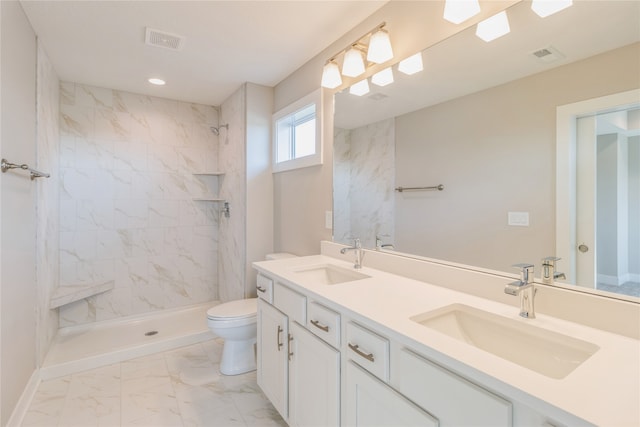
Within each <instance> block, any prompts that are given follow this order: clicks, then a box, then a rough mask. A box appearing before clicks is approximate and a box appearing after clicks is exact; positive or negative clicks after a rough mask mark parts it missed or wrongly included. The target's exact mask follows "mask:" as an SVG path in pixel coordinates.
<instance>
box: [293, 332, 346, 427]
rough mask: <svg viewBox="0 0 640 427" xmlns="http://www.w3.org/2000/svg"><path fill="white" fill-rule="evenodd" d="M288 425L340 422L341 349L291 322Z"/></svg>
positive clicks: (326, 424) (335, 423)
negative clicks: (333, 346)
mask: <svg viewBox="0 0 640 427" xmlns="http://www.w3.org/2000/svg"><path fill="white" fill-rule="evenodd" d="M290 327H291V329H290V332H291V336H292V337H293V340H292V342H291V359H290V361H289V425H291V426H312V425H316V426H338V425H340V419H339V416H340V399H339V397H340V352H339V351H338V350H336V349H334V348H332V347H331V346H329V345H327V344H325V343H324V342H322V341H321V340H319V339H318V338H317V337H316V336H314V335H313V334H312V333H311V332H309V331H308V330H307V329H305V328H304V327H302V326H300V325H299V324H298V323H295V322H294V323H291V325H290Z"/></svg>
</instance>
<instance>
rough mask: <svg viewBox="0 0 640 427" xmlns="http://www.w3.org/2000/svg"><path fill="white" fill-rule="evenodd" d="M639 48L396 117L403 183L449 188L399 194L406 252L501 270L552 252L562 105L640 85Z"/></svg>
mask: <svg viewBox="0 0 640 427" xmlns="http://www.w3.org/2000/svg"><path fill="white" fill-rule="evenodd" d="M639 46H640V45H638V44H635V45H631V46H627V47H623V48H620V49H616V50H613V51H611V52H607V53H604V54H601V55H597V56H594V57H592V58H588V59H585V60H583V61H579V62H576V63H572V64H568V65H566V66H562V67H558V68H555V69H553V70H550V71H547V72H543V73H539V74H536V75H533V76H529V77H526V78H523V79H519V80H516V81H513V82H510V83H507V84H504V85H500V86H497V87H495V88H491V89H487V90H484V91H481V92H478V93H475V94H471V95H468V96H464V97H461V98H458V99H455V100H452V101H448V102H445V103H442V104H439V105H435V106H433V107H430V108H426V109H422V110H419V111H416V112H413V113H409V114H405V115H403V116H400V117H398V118H397V119H396V159H397V165H396V166H397V173H396V182H397V184H398V185H410V184H412V183H413V184H415V185H425V186H426V185H438V184H444V185H445V190H444V191H442V192H426V193H415V194H410V193H407V194H406V195H398V196H397V197H396V209H397V214H398V216H397V217H396V239H397V243H398V247H399V250H401V251H403V252H404V251H406V252H410V253H417V254H420V255H423V256H428V257H432V258H438V259H446V260H451V261H455V262H460V263H464V264H470V265H478V266H482V267H486V268H491V269H495V270H501V271H510V270H511V267H510V266H511V265H512V264H515V263H517V262H532V263H536V262H539V260H540V259H541V258H543V257H545V256H550V255H554V252H555V249H554V248H555V200H556V199H555V197H556V196H555V132H556V131H555V129H556V123H555V112H556V107H557V106H558V105H564V104H569V103H572V102H577V101H580V100H583V99H589V98H595V97H599V96H603V95H608V94H612V93H617V92H622V91H626V90H630V89H633V88H637V87H638V84H639V81H638V77H637V76H638V75H640V64H639V63H638V60H637V58H638V48H639ZM575 76H580V78H576V77H575ZM567 82H571V84H567ZM541 88H544V90H541ZM487 106H491V108H487ZM462 124H463V125H462ZM509 211H512V212H513V211H515V212H529V221H530V225H529V226H528V227H517V226H508V225H507V213H508V212H509ZM488 242H490V245H491V246H490V250H487V243H488Z"/></svg>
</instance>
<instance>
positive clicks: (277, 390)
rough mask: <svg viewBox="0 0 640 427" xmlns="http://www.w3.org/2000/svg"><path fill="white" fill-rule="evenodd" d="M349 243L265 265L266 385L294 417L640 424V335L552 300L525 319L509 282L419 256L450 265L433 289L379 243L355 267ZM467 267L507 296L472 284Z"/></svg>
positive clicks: (261, 335) (261, 339) (261, 357)
mask: <svg viewBox="0 0 640 427" xmlns="http://www.w3.org/2000/svg"><path fill="white" fill-rule="evenodd" d="M340 247H341V245H337V244H333V243H329V242H323V245H322V255H315V256H306V257H299V258H290V259H283V260H276V261H265V262H256V263H254V267H255V268H256V269H257V270H258V281H257V283H258V296H259V300H258V353H257V354H258V384H259V385H260V387H261V388H262V390H263V391H264V392H265V394H266V395H267V397H268V398H269V399H270V400H271V402H272V403H273V404H274V406H275V407H276V409H277V410H278V411H279V412H280V414H281V415H282V416H283V418H284V419H285V420H286V421H287V422H288V423H289V425H292V426H293V425H326V426H328V425H349V426H351V425H360V426H367V425H394V426H402V425H406V426H414V425H426V426H468V425H484V426H577V425H602V426H616V427H618V426H625V425H629V426H637V425H640V406H639V405H640V342H639V341H638V339H637V337H631V336H625V335H623V334H618V333H615V331H611V330H603V329H599V328H596V327H593V325H591V326H587V325H585V324H584V323H582V322H578V321H570V320H566V318H565V319H561V318H559V317H554V316H552V315H548V314H545V313H544V305H543V306H542V307H541V309H542V312H539V313H537V316H536V317H535V318H534V319H526V318H522V317H520V316H519V315H518V306H517V300H516V299H515V298H513V299H512V300H513V302H512V301H511V300H509V299H506V300H505V298H504V296H503V295H498V294H500V293H502V292H500V291H499V289H500V286H502V287H504V285H506V284H507V283H508V282H509V278H505V277H499V276H493V277H491V275H490V274H480V273H477V272H466V271H460V270H461V269H457V268H455V267H452V266H449V267H443V266H437V265H433V266H431V265H429V264H430V263H429V262H426V261H424V262H421V261H417V260H416V261H415V263H417V264H420V265H419V268H422V269H427V270H428V269H430V268H433V269H443V268H444V269H447V268H448V269H451V271H450V274H449V276H450V277H451V278H452V285H453V286H451V287H448V286H443V285H442V284H438V285H434V284H431V283H429V282H428V281H422V280H415V279H411V278H409V277H411V276H415V275H414V274H407V275H406V276H408V277H406V276H405V275H399V274H393V273H390V272H389V270H393V269H392V268H386V267H388V266H389V265H391V264H393V263H394V262H395V260H394V259H393V256H392V255H388V256H385V255H384V254H380V253H376V252H375V251H368V253H367V254H366V255H367V256H365V260H364V266H363V267H362V268H359V269H354V266H353V263H352V262H350V261H348V260H349V259H350V258H351V256H349V254H346V255H345V256H340V255H339V249H340ZM368 259H371V261H372V266H371V267H369V266H368V263H367V260H368ZM405 262H407V261H405ZM374 267H376V268H374ZM385 270H386V271H385ZM456 270H458V271H456ZM461 274H462V275H463V276H464V280H461V281H471V282H473V281H474V280H477V281H478V282H482V281H487V280H491V281H494V282H495V283H496V285H495V287H494V288H493V289H498V291H497V292H494V291H492V290H491V287H489V288H490V290H488V291H487V292H488V294H487V295H486V296H479V295H477V292H471V293H469V292H462V291H460V290H459V288H460V286H456V285H455V283H454V282H455V281H456V280H458V281H460V278H461V277H463V276H461ZM434 277H435V276H434ZM456 288H458V290H456ZM492 292H493V293H495V294H496V295H495V298H494V295H491V293H492ZM473 293H476V295H474V294H473ZM543 294H544V292H543ZM547 298H548V295H547ZM544 301H545V300H544V297H543V298H542V302H543V303H544ZM505 302H506V303H505ZM629 304H631V303H629ZM588 307H589V305H588V304H586V305H585V308H587V309H588ZM574 309H575V308H574ZM625 309H626V310H627V311H628V310H629V307H626V306H625ZM579 310H580V308H578V311H579ZM630 312H631V313H637V308H636V307H631V311H630ZM601 315H602V314H601ZM604 315H607V314H606V313H604ZM611 315H615V313H612V314H611ZM630 318H631V319H632V320H633V314H632V316H631V317H630ZM635 320H637V317H636V318H635ZM627 335H628V334H627Z"/></svg>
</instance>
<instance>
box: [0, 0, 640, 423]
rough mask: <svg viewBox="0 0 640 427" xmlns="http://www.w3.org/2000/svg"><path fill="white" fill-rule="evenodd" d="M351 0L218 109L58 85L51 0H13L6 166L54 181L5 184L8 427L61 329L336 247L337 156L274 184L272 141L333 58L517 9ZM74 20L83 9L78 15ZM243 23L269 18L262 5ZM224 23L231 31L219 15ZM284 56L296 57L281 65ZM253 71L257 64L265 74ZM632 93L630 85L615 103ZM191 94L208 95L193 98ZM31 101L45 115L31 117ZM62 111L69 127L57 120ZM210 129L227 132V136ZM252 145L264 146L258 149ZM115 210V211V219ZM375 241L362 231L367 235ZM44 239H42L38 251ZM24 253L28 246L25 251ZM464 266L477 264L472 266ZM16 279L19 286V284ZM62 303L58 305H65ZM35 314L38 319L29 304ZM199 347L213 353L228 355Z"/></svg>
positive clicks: (0, 295) (224, 295)
mask: <svg viewBox="0 0 640 427" xmlns="http://www.w3.org/2000/svg"><path fill="white" fill-rule="evenodd" d="M340 3H344V7H345V9H343V10H341V11H340V12H337V11H336V12H334V13H335V14H336V15H340V16H351V18H350V20H347V22H343V23H342V25H343V26H342V27H339V28H338V27H336V28H334V29H333V30H332V32H331V35H330V36H329V37H327V38H326V39H325V42H324V45H318V46H315V50H314V51H309V52H304V49H301V50H302V51H303V52H302V53H301V57H299V58H298V59H297V63H296V64H295V67H293V66H292V68H290V69H288V71H286V72H284V74H281V75H280V77H278V78H276V79H272V81H271V82H270V83H261V84H255V82H257V81H259V80H258V79H257V78H251V77H244V79H245V80H240V81H237V82H235V81H234V83H232V84H230V86H227V87H225V88H224V89H223V90H221V92H224V96H220V98H219V100H218V101H216V102H210V103H206V102H203V101H201V102H195V101H192V100H188V99H186V100H185V99H182V100H178V98H177V97H171V96H169V97H167V96H163V95H157V96H156V95H152V94H151V92H147V93H145V94H144V95H139V96H138V95H135V94H136V93H139V92H136V90H134V89H126V87H121V88H118V89H104V88H103V87H101V86H100V85H95V84H90V83H85V82H90V81H91V77H81V74H76V75H77V76H78V77H77V78H76V79H75V80H77V82H76V81H75V80H74V79H73V78H65V79H64V80H62V79H59V78H58V77H57V73H58V72H59V71H58V70H56V69H55V67H54V66H53V65H52V63H51V58H53V54H54V53H55V54H56V55H57V54H58V53H56V52H57V50H56V49H57V45H51V46H50V47H48V45H47V44H45V40H46V38H44V36H43V40H42V43H40V42H39V41H37V40H36V37H35V35H36V32H35V30H34V29H33V28H32V27H31V26H32V25H33V26H36V23H37V22H40V23H41V25H43V28H42V31H44V29H45V27H46V26H44V24H42V22H45V23H46V19H45V18H43V17H46V15H47V10H46V9H44V10H43V9H40V10H39V9H38V7H41V6H42V5H39V4H38V2H17V3H16V2H3V6H2V9H3V10H2V16H1V18H2V32H3V35H2V40H1V41H2V64H3V65H2V67H3V69H2V81H3V84H2V117H3V127H2V130H3V137H2V146H1V148H2V156H3V157H4V158H7V159H8V160H9V161H12V162H16V163H29V165H31V166H33V165H36V166H34V168H35V169H38V170H41V171H43V172H50V173H51V177H50V178H48V179H41V178H38V179H36V180H34V181H29V180H24V179H21V180H17V181H16V183H15V184H16V185H17V186H18V187H19V188H11V187H9V188H8V189H7V188H6V187H5V183H7V185H8V184H9V182H8V181H9V180H10V179H11V178H8V177H10V176H11V177H12V178H16V177H17V176H19V175H17V174H18V172H16V175H15V176H14V175H13V173H12V174H3V175H2V177H1V178H0V179H2V180H3V181H2V183H3V191H2V224H3V227H2V239H3V244H2V292H0V303H1V304H2V306H1V307H2V325H3V329H2V332H1V334H2V335H0V349H1V358H0V363H1V364H2V365H1V368H2V374H1V376H2V381H1V384H0V397H1V399H2V407H1V408H0V413H1V420H2V421H1V424H2V425H5V424H7V423H8V421H9V419H10V417H11V415H12V413H14V410H15V408H16V407H18V408H19V407H20V405H24V404H25V403H24V401H21V400H20V399H21V396H23V395H25V393H23V392H24V391H25V390H26V391H27V393H26V394H29V392H31V393H32V394H33V392H34V391H35V390H33V389H32V388H34V381H35V379H34V373H35V372H37V371H38V370H39V369H40V368H42V367H43V366H44V365H43V364H44V363H45V359H46V357H47V354H48V353H49V350H50V346H51V344H52V343H53V342H54V340H55V337H56V334H57V332H58V328H60V327H67V328H68V327H75V326H82V325H87V324H93V323H97V322H103V323H104V322H110V321H114V320H117V319H119V318H129V317H131V316H137V315H141V314H144V313H148V312H159V311H160V312H166V313H167V314H170V313H171V312H172V311H173V310H176V309H180V308H184V307H194V306H196V307H199V309H200V310H201V312H202V310H203V309H206V308H208V307H210V304H209V302H210V301H221V302H224V301H230V300H236V299H240V298H245V297H249V296H252V295H253V296H255V290H254V289H255V278H256V272H255V270H253V268H252V267H251V263H252V262H254V261H260V260H262V259H264V256H265V255H266V254H268V253H272V252H288V253H293V254H296V255H300V256H303V255H312V254H317V253H318V251H319V246H320V242H321V241H331V240H332V237H333V236H332V233H333V231H332V226H331V221H327V215H329V217H331V212H333V211H335V210H336V208H334V200H333V196H334V195H333V180H334V177H333V171H332V167H331V164H332V161H333V160H332V148H333V147H332V146H331V145H330V144H325V146H324V147H323V152H322V155H323V157H324V158H323V165H322V166H315V167H309V168H304V169H298V170H293V171H288V172H285V173H277V174H273V175H272V174H271V172H270V171H269V168H270V167H271V165H270V161H269V157H270V155H271V149H270V143H271V140H270V135H269V131H268V127H269V126H270V125H269V123H270V121H271V115H272V114H273V113H274V112H275V111H278V110H281V109H283V108H285V107H286V106H288V105H289V104H291V103H292V102H294V101H296V100H297V99H299V98H301V97H303V96H305V95H307V94H308V93H310V92H312V91H314V90H316V89H317V88H318V87H319V81H320V75H321V72H322V68H323V65H324V63H325V62H326V61H327V59H329V58H330V57H331V55H332V54H335V53H336V52H339V51H340V50H341V49H343V48H344V47H345V46H348V45H349V44H350V43H351V42H353V40H356V39H357V38H358V37H359V36H361V35H362V34H363V33H365V32H366V31H369V30H370V29H371V28H374V27H375V26H376V25H378V24H379V23H380V22H386V28H387V29H388V30H389V32H390V34H391V35H392V40H393V48H394V55H395V56H394V57H395V58H397V59H394V60H393V61H392V62H397V60H399V59H402V58H405V57H408V56H410V55H412V54H414V53H415V52H418V51H421V50H422V49H424V48H425V47H427V46H432V45H434V44H436V43H438V42H439V41H441V40H443V39H446V38H447V37H449V36H451V35H453V34H456V33H458V32H459V31H460V30H461V29H462V28H463V27H465V26H468V25H472V24H473V23H475V22H479V21H480V20H481V19H483V18H486V17H488V16H491V15H492V14H493V13H496V12H498V11H500V10H502V9H505V8H507V7H509V6H511V5H513V4H515V3H518V2H515V1H502V2H481V3H482V6H483V7H482V12H481V14H480V15H478V16H477V17H474V18H473V19H472V20H471V21H468V22H466V23H464V24H462V25H454V24H451V23H447V22H445V21H443V20H442V18H441V14H442V3H441V2H426V3H425V4H421V3H411V4H407V3H404V2H364V3H363V4H360V5H356V4H355V3H357V2H353V3H349V2H340ZM360 3H362V2H360ZM69 4H70V5H73V3H69ZM349 5H350V6H349ZM349 7H350V8H349ZM22 8H24V9H25V12H26V15H24V14H23V12H22V11H21V9H22ZM54 9H55V8H54ZM54 12H55V10H53V9H52V10H51V11H50V13H54ZM66 12H67V13H68V14H71V15H72V14H73V13H75V11H74V10H73V8H71V9H70V10H67V11H66ZM356 12H357V14H356ZM246 13H247V14H248V16H250V17H251V19H255V20H257V19H258V18H257V17H256V15H255V13H256V12H255V11H254V12H251V13H249V12H246ZM291 13H292V12H291ZM326 13H327V14H329V12H326ZM329 18H330V17H327V20H328V21H329V22H331V19H329ZM38 19H39V20H40V21H38ZM194 19H196V18H194ZM216 19H217V21H216V22H218V23H219V25H220V26H221V27H224V25H223V21H224V17H223V16H217V17H216ZM29 21H32V23H31V24H30V22H29ZM145 25H147V24H145ZM160 27H161V26H160ZM514 27H515V26H514ZM161 29H162V28H161ZM167 31H168V30H167ZM176 32H178V31H176ZM5 34H9V36H5ZM139 36H143V35H140V34H137V33H136V35H135V37H138V38H140V37H139ZM285 36H289V37H290V38H294V37H293V36H291V35H285ZM296 37H298V36H296ZM299 37H300V40H308V39H309V36H306V38H305V37H304V36H299ZM136 40H137V39H136ZM188 41H189V39H187V42H188ZM247 43H251V41H250V40H247ZM49 49H51V51H49ZM155 49H157V48H155ZM310 49H311V48H310ZM29 52H31V53H32V54H28V53H29ZM166 54H171V55H179V54H180V53H179V52H178V53H176V52H167V53H166ZM36 55H37V59H36ZM305 55H306V56H305ZM17 61H20V63H21V64H26V65H25V68H24V69H28V70H34V73H35V70H36V67H37V77H36V76H35V75H31V74H30V73H29V72H24V71H20V70H18V71H16V70H15V69H13V68H8V65H6V64H9V63H10V62H17ZM282 61H285V62H287V59H286V56H285V59H283V60H282ZM273 62H276V61H273ZM253 64H254V65H252V68H253V69H256V70H259V69H260V68H261V65H255V63H253ZM67 65H68V68H75V69H77V70H78V71H77V73H80V72H81V70H82V68H83V66H82V64H81V63H79V64H78V63H75V64H72V63H70V64H67ZM5 68H6V69H5ZM370 72H371V73H372V72H373V71H370ZM66 73H70V72H69V71H66ZM368 73H369V72H368ZM67 75H73V74H67ZM145 78H146V76H145ZM83 79H86V80H83ZM621 80H623V79H621ZM353 81H355V79H354V80H353ZM58 82H60V83H58ZM208 82H209V83H210V84H212V85H213V84H214V83H215V82H213V81H212V80H208ZM245 82H249V83H245ZM636 83H637V82H636ZM206 84H207V83H206V82H203V83H202V86H201V89H200V90H201V91H203V92H205V91H206V90H203V89H204V88H206V87H207V86H206ZM347 85H349V80H348V79H345V82H344V84H343V87H346V86H347ZM36 86H37V89H36ZM170 86H171V82H168V84H167V87H170ZM110 87H113V86H110ZM626 89H628V88H627V87H625V83H624V82H623V81H620V82H619V87H616V88H615V89H613V91H612V93H613V92H619V91H622V90H626ZM159 90H160V91H162V88H160V89H159ZM16 91H17V92H16ZM20 91H22V92H20ZM24 93H33V94H34V95H35V94H37V97H38V100H37V102H36V103H35V104H33V103H29V102H26V103H25V102H24V101H22V100H23V99H30V98H29V96H22V94H24ZM159 93H163V92H159ZM165 93H166V92H165ZM332 95H333V92H331V91H325V93H324V96H325V100H324V102H323V104H322V106H323V108H324V111H323V112H324V113H325V114H326V117H325V121H324V124H323V126H324V133H325V134H332V133H333V124H332V123H331V122H332V120H331V118H330V117H329V116H330V115H331V116H332V113H331V114H329V112H332V109H331V106H330V104H331V103H330V102H328V100H327V98H326V97H331V96H332ZM167 98H168V99H167ZM192 99H194V100H195V99H201V98H198V97H197V94H192ZM576 100H579V98H578V99H576ZM25 104H26V105H25ZM32 104H33V105H32ZM18 105H21V106H22V107H21V108H24V109H25V111H22V110H19V109H18V107H17V106H18ZM35 105H37V106H38V110H37V111H32V110H34V109H35ZM212 105H215V107H213V106H212ZM8 106H11V108H12V109H15V111H13V112H11V111H10V110H9V109H8V108H7V107H8ZM21 112H23V113H24V115H26V116H27V117H29V115H31V116H32V117H33V116H34V115H37V120H36V119H35V118H33V119H31V121H30V123H37V127H36V125H33V126H27V125H25V126H21V127H20V133H19V134H17V135H14V134H12V135H11V140H12V141H16V140H18V139H19V140H21V141H25V140H26V141H36V139H37V141H38V142H37V144H36V143H34V144H33V145H32V146H27V144H21V145H19V144H16V143H15V142H11V141H10V139H9V137H8V136H5V132H8V131H6V130H5V129H8V127H7V124H6V123H8V122H5V120H7V121H9V120H15V119H14V117H16V116H14V114H18V113H21ZM17 117H20V116H19V115H18V116H17ZM56 117H60V118H61V119H60V120H59V121H58V120H54V119H52V118H56ZM123 117H127V118H126V119H123ZM265 126H266V128H267V131H265ZM211 127H215V128H216V129H217V135H216V132H214V131H213V130H212V129H211ZM169 135H171V136H170V137H169ZM249 135H250V136H251V139H250V141H249V139H248V138H249ZM249 143H251V144H253V145H251V147H250V148H251V149H249V145H248V144H249ZM245 144H247V145H245ZM151 147H153V148H151ZM251 156H255V158H252V157H251ZM80 158H82V162H80V161H79V160H80ZM252 168H253V169H252ZM56 171H59V173H56ZM14 172H15V171H14ZM261 173H262V175H260V174H261ZM550 173H553V171H551V172H550ZM194 174H203V175H194ZM249 177H252V178H253V179H252V180H249ZM260 177H266V178H268V179H260ZM271 177H273V178H271ZM398 184H401V183H398ZM550 186H551V184H550V183H549V182H547V187H550ZM447 190H449V188H448V187H446V188H445V190H444V191H445V192H446V191H447ZM12 197H17V198H18V199H12ZM212 197H213V198H219V199H221V200H224V201H226V202H228V203H229V215H230V216H229V218H226V216H225V214H224V211H223V206H222V204H221V202H217V201H216V202H210V201H194V200H193V199H208V198H212ZM33 200H37V203H35V204H33V206H35V207H36V208H35V209H30V208H28V206H30V204H32V202H33ZM25 206H27V208H25ZM253 207H258V209H260V212H259V213H258V212H257V210H258V209H252V208H253ZM107 211H111V212H113V215H112V216H108V215H104V213H105V212H107ZM336 218H337V217H336ZM532 218H533V217H532ZM11 221H13V222H11ZM16 224H21V225H23V226H21V227H16V226H15V225H16ZM158 229H162V234H158V233H157V230H158ZM186 230H188V232H185V231H186ZM255 230H260V233H256V232H254V231H255ZM369 234H371V235H369ZM373 234H375V233H368V234H367V235H366V236H361V237H363V238H365V237H366V238H369V239H372V238H374V235H373ZM383 234H384V233H383ZM387 234H390V233H387ZM33 236H38V238H37V240H35V241H36V242H37V244H34V237H33ZM385 238H386V237H384V236H383V239H385ZM343 243H347V242H343ZM374 246H375V244H374V243H368V244H367V247H369V248H370V247H374ZM547 246H548V245H547ZM16 249H20V250H21V251H22V252H21V253H16ZM545 255H551V254H550V253H549V254H545ZM143 259H144V260H143ZM211 260H214V261H213V262H210V261H211ZM455 261H456V262H460V261H458V260H455ZM519 261H525V260H518V261H516V262H519ZM466 264H471V265H482V264H481V263H480V262H476V261H475V260H471V261H468V262H466ZM34 266H35V268H34ZM488 268H494V267H493V266H488ZM16 272H20V275H17V274H16ZM11 274H13V275H11ZM85 282H86V283H87V284H89V286H88V288H89V289H87V290H86V292H88V294H87V296H86V297H84V298H81V299H79V300H77V301H74V302H71V303H67V304H63V305H62V306H61V308H56V309H53V310H50V309H49V307H50V300H51V299H52V293H53V291H54V290H55V289H58V288H60V287H61V286H64V285H65V283H66V284H68V285H72V286H76V285H81V284H85ZM14 283H21V285H20V286H19V287H14V285H13V284H14ZM43 284H49V285H43ZM53 284H55V286H54V285H53ZM53 296H55V295H53ZM76 296H77V295H76ZM65 297H67V295H65V296H63V297H62V298H61V299H60V300H59V302H66V301H65V300H64V299H65ZM34 302H35V303H34ZM25 307H28V308H29V310H22V308H25ZM201 314H202V313H201ZM195 319H196V320H194V322H195V323H198V322H199V321H200V320H199V319H200V318H199V317H198V316H195ZM185 323H188V322H185ZM204 323H205V322H204V320H202V324H204ZM15 325H24V327H20V328H16V327H15ZM205 329H206V328H205ZM141 332H142V334H144V333H146V332H153V330H143V331H141ZM159 332H160V334H162V333H163V332H164V331H163V330H160V331H159ZM206 334H208V331H206V330H205V331H203V332H202V335H198V336H195V335H194V336H193V337H192V338H190V339H191V340H192V341H188V340H184V341H182V342H181V343H182V344H183V345H185V346H187V345H192V344H194V343H196V342H199V341H200V340H202V337H203V336H204V335H206ZM207 337H208V338H209V339H210V336H209V335H207ZM176 341H178V339H176ZM102 343H104V341H102ZM199 345H202V344H199ZM107 347H108V346H107ZM168 350H169V349H167V348H161V347H158V348H156V351H160V352H161V351H168ZM203 351H205V352H206V351H210V353H212V354H215V353H216V352H217V351H219V348H218V349H217V350H215V349H211V348H208V349H205V350H203ZM25 355H29V356H28V357H25ZM167 357H169V356H167ZM212 357H213V356H212ZM63 373H64V372H63ZM64 374H65V375H66V373H64ZM52 375H53V374H52ZM17 385H20V386H17ZM254 388H255V387H254ZM244 422H245V423H246V421H244ZM239 424H242V422H240V423H239Z"/></svg>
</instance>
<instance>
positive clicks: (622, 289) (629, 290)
mask: <svg viewBox="0 0 640 427" xmlns="http://www.w3.org/2000/svg"><path fill="white" fill-rule="evenodd" d="M597 289H598V290H599V291H608V292H613V293H616V294H622V295H628V296H632V297H640V283H639V282H626V283H623V284H622V285H620V286H615V285H605V284H602V283H598V286H597Z"/></svg>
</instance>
